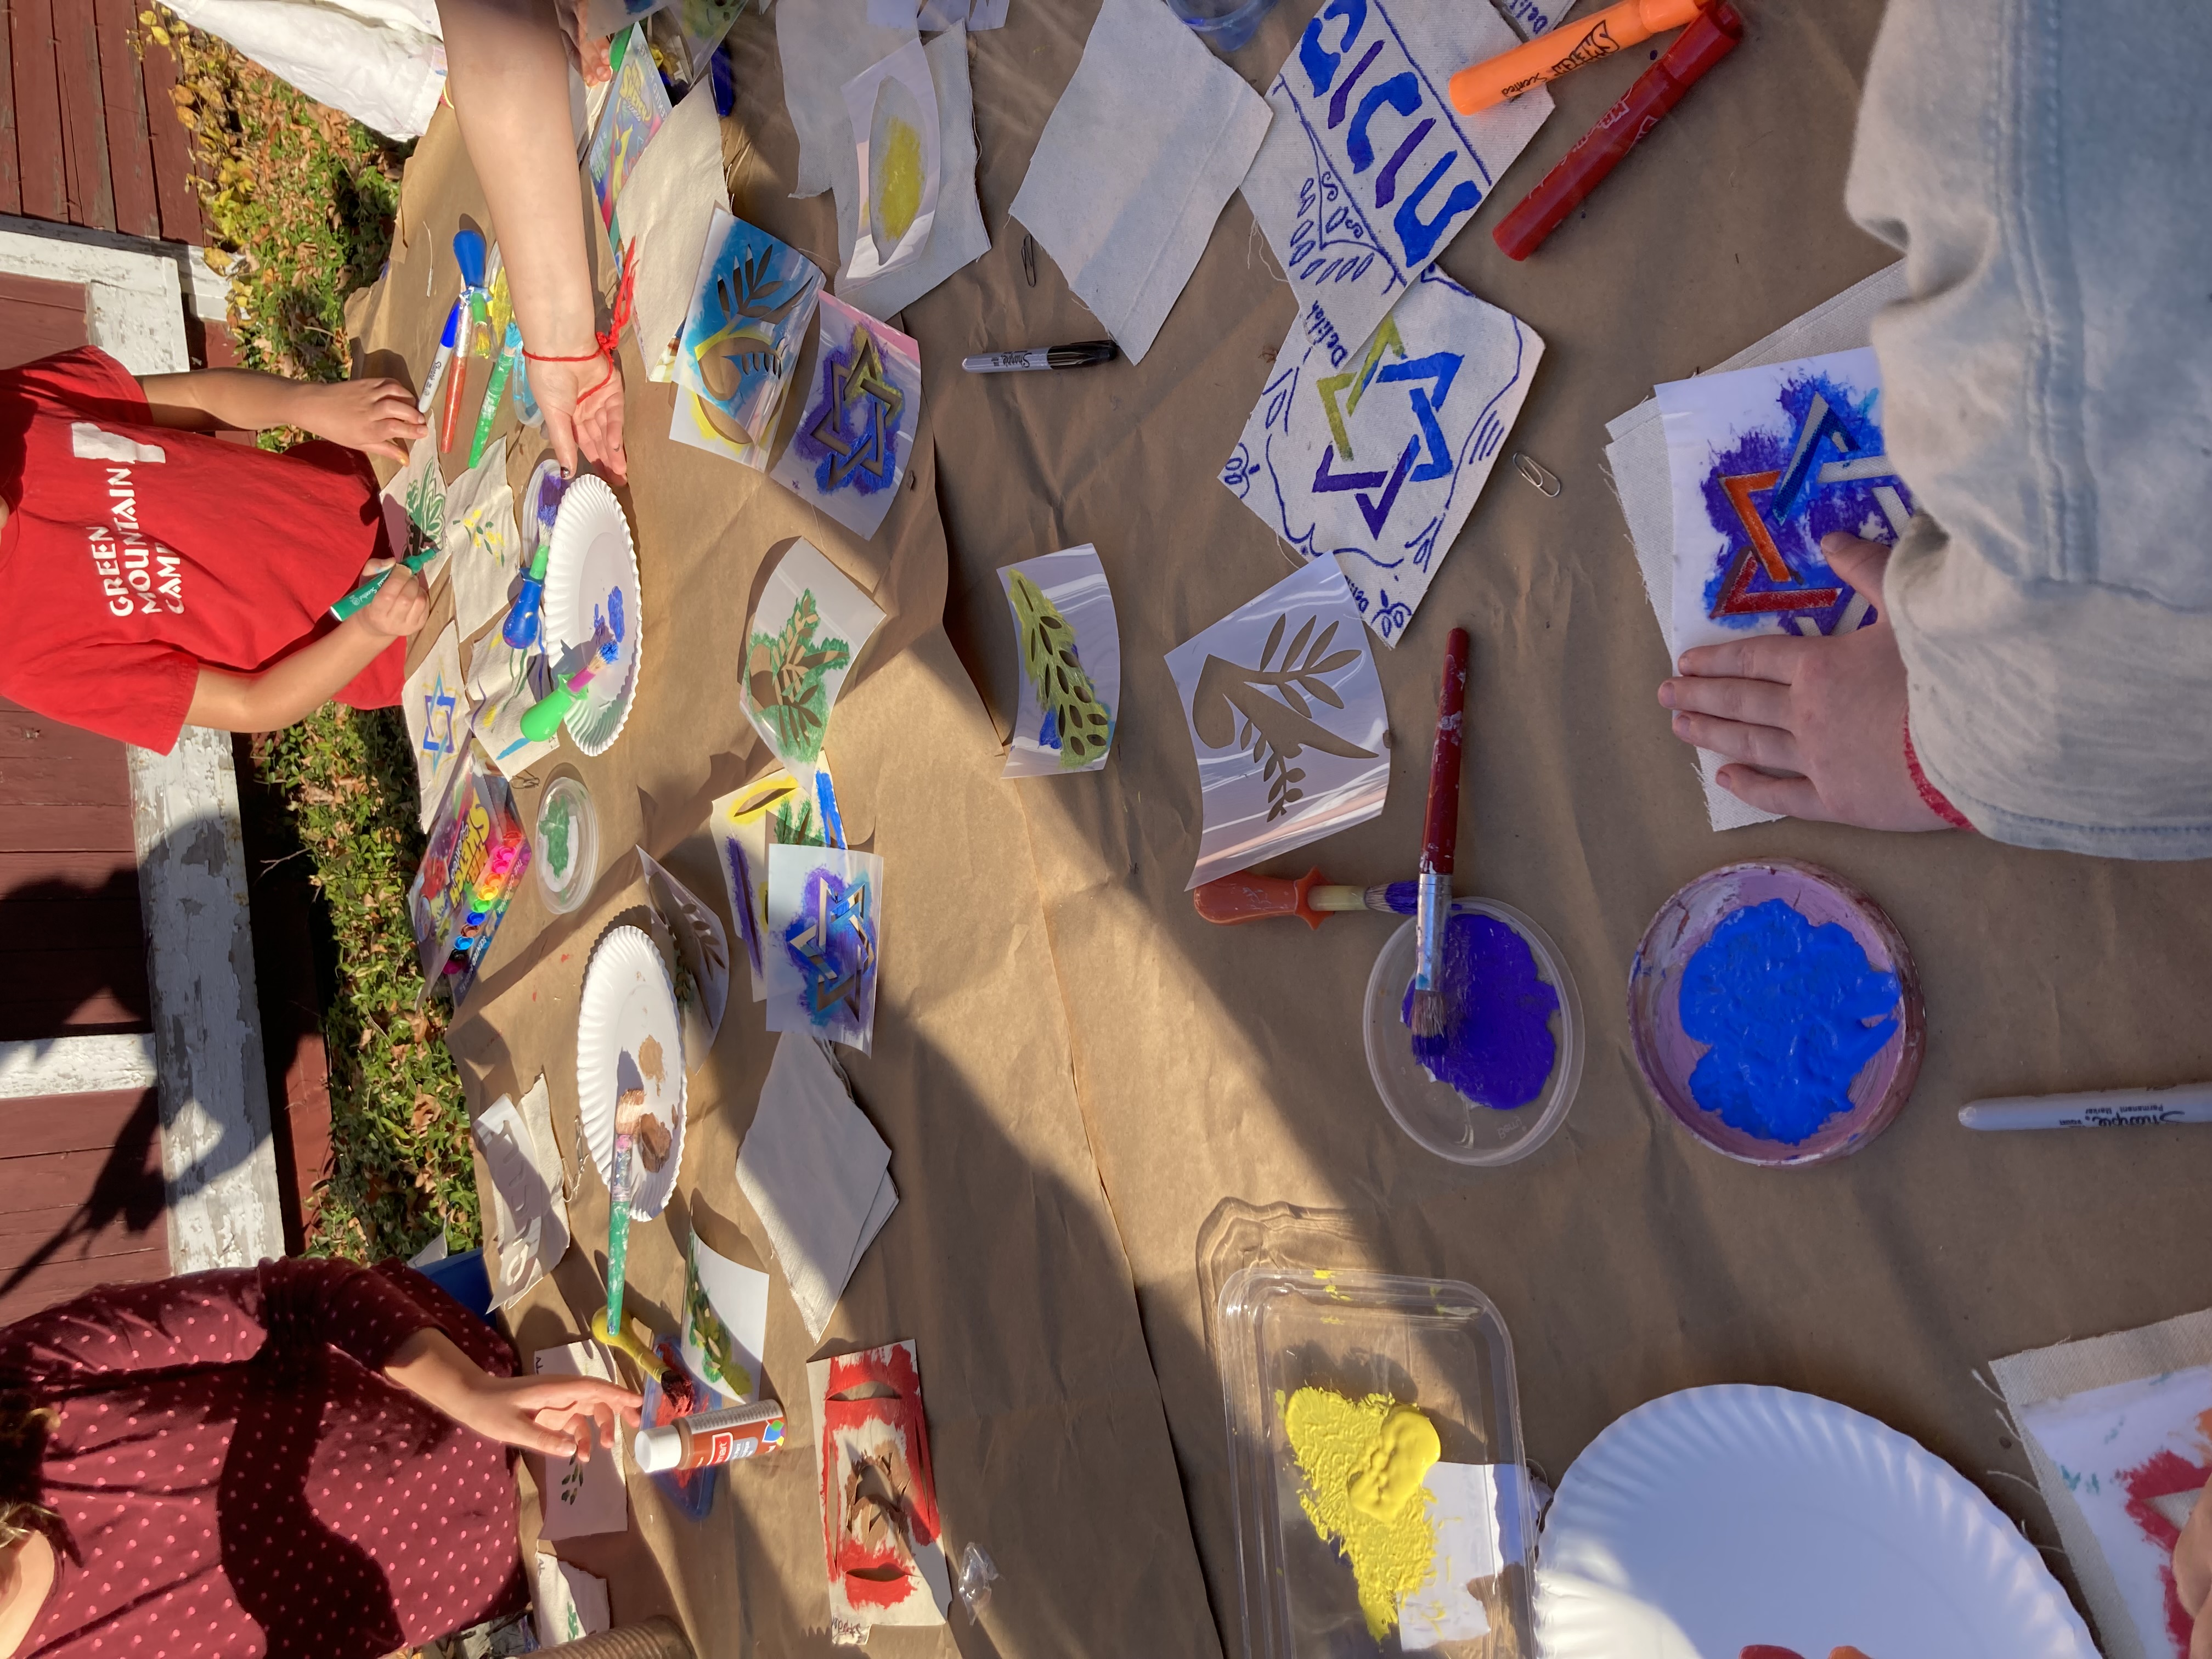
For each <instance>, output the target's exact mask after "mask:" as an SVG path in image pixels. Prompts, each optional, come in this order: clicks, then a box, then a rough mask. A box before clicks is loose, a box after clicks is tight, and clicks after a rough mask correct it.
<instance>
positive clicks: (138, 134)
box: [0, 0, 205, 242]
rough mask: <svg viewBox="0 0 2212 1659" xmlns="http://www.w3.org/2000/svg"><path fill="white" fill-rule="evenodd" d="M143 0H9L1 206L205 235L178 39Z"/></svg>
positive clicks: (146, 230)
mask: <svg viewBox="0 0 2212 1659" xmlns="http://www.w3.org/2000/svg"><path fill="white" fill-rule="evenodd" d="M138 11H139V4H138V0H0V13H4V19H0V21H4V25H5V27H0V94H4V95H0V213H18V214H21V215H23V216H25V217H27V218H32V219H53V220H58V221H60V222H64V223H67V224H72V225H86V226H89V227H91V228H94V229H96V230H115V231H121V232H124V233H125V234H128V235H132V236H154V237H159V238H161V239H162V240H166V241H172V242H200V241H204V240H205V238H204V235H203V234H202V233H201V228H200V203H199V197H198V195H197V192H196V191H194V190H193V189H192V186H191V182H190V181H191V169H192V160H191V141H190V139H189V137H187V136H186V134H185V129H184V125H183V123H181V122H180V121H179V120H178V119H177V112H176V108H175V106H174V105H173V104H172V103H171V102H170V101H169V89H170V88H172V87H173V86H175V85H176V83H177V70H176V63H175V60H174V59H173V58H171V57H170V55H169V49H168V48H167V46H162V45H161V43H160V42H159V41H157V40H152V39H150V38H148V37H147V36H146V35H145V33H144V31H143V29H142V28H141V27H139V24H138V21H137V19H138Z"/></svg>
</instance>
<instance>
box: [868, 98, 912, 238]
mask: <svg viewBox="0 0 2212 1659" xmlns="http://www.w3.org/2000/svg"><path fill="white" fill-rule="evenodd" d="M876 207H877V210H878V212H879V213H880V214H881V215H882V216H883V226H884V235H886V236H888V237H890V240H891V243H892V245H893V246H896V245H897V244H898V243H899V241H900V240H902V239H903V238H904V237H905V235H906V234H907V232H908V230H909V229H910V228H913V225H914V216H915V214H917V213H919V212H921V134H920V133H919V132H917V131H915V128H914V124H913V123H912V122H911V121H902V120H900V119H899V118H898V117H897V116H896V115H894V116H891V117H890V118H889V119H887V120H886V121H885V122H884V159H883V162H882V164H881V165H880V166H879V167H878V168H877V169H876Z"/></svg>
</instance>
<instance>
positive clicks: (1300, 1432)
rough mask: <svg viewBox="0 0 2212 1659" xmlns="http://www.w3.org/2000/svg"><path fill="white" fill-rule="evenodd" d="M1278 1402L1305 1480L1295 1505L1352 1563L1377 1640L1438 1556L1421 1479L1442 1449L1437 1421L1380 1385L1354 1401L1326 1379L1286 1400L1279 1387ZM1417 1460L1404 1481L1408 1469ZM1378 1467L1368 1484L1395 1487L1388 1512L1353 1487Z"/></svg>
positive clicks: (1362, 1608)
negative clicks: (1364, 1502) (1365, 1503)
mask: <svg viewBox="0 0 2212 1659" xmlns="http://www.w3.org/2000/svg"><path fill="white" fill-rule="evenodd" d="M1276 1407H1277V1409H1278V1410H1279V1411H1280V1412H1281V1413H1282V1414H1283V1426H1284V1428H1285V1431H1287V1432H1288V1433H1289V1435H1290V1437H1291V1451H1292V1452H1293V1453H1294V1454H1296V1455H1297V1460H1298V1470H1299V1473H1300V1474H1304V1476H1305V1480H1306V1489H1305V1490H1304V1492H1300V1493H1299V1494H1298V1507H1299V1508H1301V1509H1303V1510H1304V1511H1305V1515H1306V1519H1307V1520H1309V1521H1310V1522H1313V1528H1314V1530H1315V1531H1316V1533H1318V1534H1321V1538H1322V1542H1324V1543H1329V1544H1334V1545H1335V1546H1336V1547H1337V1551H1338V1553H1340V1554H1341V1555H1342V1556H1343V1557H1344V1559H1346V1560H1347V1561H1349V1562H1350V1563H1351V1564H1352V1578H1353V1580H1354V1582H1355V1583H1357V1585H1358V1591H1359V1610H1360V1612H1361V1613H1363V1614H1364V1615H1365V1617H1366V1620H1367V1633H1368V1634H1369V1635H1370V1636H1372V1637H1373V1638H1375V1639H1376V1641H1378V1642H1379V1641H1381V1640H1382V1639H1383V1637H1384V1636H1386V1635H1388V1634H1389V1632H1391V1631H1392V1630H1395V1628H1396V1627H1397V1624H1398V1604H1399V1602H1401V1601H1403V1600H1404V1599H1405V1598H1406V1597H1407V1596H1408V1595H1412V1594H1413V1592H1414V1591H1415V1590H1417V1589H1420V1587H1421V1586H1422V1585H1423V1584H1424V1583H1426V1582H1427V1581H1428V1577H1429V1566H1430V1564H1431V1561H1432V1560H1433V1559H1435V1556H1436V1548H1437V1529H1436V1524H1435V1522H1432V1521H1431V1519H1430V1518H1429V1503H1428V1497H1427V1494H1426V1492H1425V1491H1424V1490H1423V1489H1422V1486H1421V1478H1422V1476H1423V1475H1425V1474H1427V1473H1428V1470H1429V1467H1430V1465H1431V1464H1433V1463H1434V1462H1436V1461H1437V1455H1438V1454H1439V1452H1440V1451H1441V1449H1442V1447H1441V1444H1440V1443H1439V1442H1438V1441H1437V1431H1436V1429H1435V1427H1434V1426H1433V1425H1431V1423H1430V1422H1429V1420H1428V1419H1427V1418H1425V1417H1424V1416H1423V1415H1422V1414H1421V1413H1420V1412H1419V1409H1418V1408H1416V1407H1412V1406H1402V1405H1400V1404H1399V1403H1398V1402H1397V1401H1394V1400H1392V1399H1391V1398H1390V1396H1389V1395H1383V1394H1370V1395H1368V1396H1367V1397H1366V1398H1365V1399H1364V1400H1359V1401H1352V1400H1347V1399H1346V1398H1345V1397H1344V1396H1343V1395H1340V1394H1337V1393H1334V1392H1333V1391H1332V1390H1330V1389H1312V1388H1308V1389H1299V1390H1298V1391H1297V1393H1296V1394H1293V1395H1291V1396H1290V1398H1289V1399H1288V1401H1285V1400H1284V1399H1282V1397H1281V1396H1279V1395H1278V1396H1277V1399H1276ZM1416 1423H1417V1424H1418V1425H1419V1427H1418V1428H1416V1427H1415V1426H1413V1425H1414V1424H1416ZM1386 1430H1387V1432H1386ZM1417 1462H1418V1463H1419V1469H1418V1471H1416V1472H1414V1473H1413V1475H1412V1480H1411V1483H1410V1486H1408V1485H1407V1481H1406V1479H1405V1474H1406V1471H1407V1470H1409V1469H1412V1468H1413V1465H1414V1464H1415V1463H1417ZM1378 1474H1379V1479H1376V1480H1374V1486H1375V1490H1376V1492H1378V1493H1385V1492H1387V1493H1395V1496H1396V1504H1395V1508H1390V1509H1389V1514H1388V1515H1387V1516H1385V1515H1378V1514H1375V1513H1372V1512H1370V1510H1367V1509H1364V1508H1363V1507H1361V1506H1360V1505H1359V1504H1358V1502H1357V1501H1356V1500H1355V1498H1354V1496H1353V1489H1354V1487H1355V1486H1356V1485H1357V1484H1358V1483H1360V1482H1361V1481H1362V1480H1363V1479H1366V1478H1370V1477H1376V1476H1377V1475H1378ZM1377 1507H1379V1508H1389V1505H1387V1504H1377Z"/></svg>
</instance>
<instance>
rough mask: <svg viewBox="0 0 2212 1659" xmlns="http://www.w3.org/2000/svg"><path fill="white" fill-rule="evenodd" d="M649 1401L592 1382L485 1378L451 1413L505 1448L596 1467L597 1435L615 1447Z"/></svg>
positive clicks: (592, 1379) (569, 1378) (583, 1379)
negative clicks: (624, 1427) (593, 1462)
mask: <svg viewBox="0 0 2212 1659" xmlns="http://www.w3.org/2000/svg"><path fill="white" fill-rule="evenodd" d="M644 1406H645V1401H643V1400H641V1399H640V1398H639V1397H638V1396H637V1395H634V1394H632V1393H631V1392H630V1391H629V1389H623V1388H617V1386H616V1385H615V1384H613V1383H602V1382H600V1381H599V1379H598V1378H597V1377H592V1376H481V1375H479V1378H478V1380H477V1382H475V1383H473V1384H471V1387H470V1389H468V1392H467V1394H466V1395H465V1396H464V1397H463V1398H462V1399H460V1400H458V1401H454V1402H453V1404H451V1405H448V1406H447V1407H446V1411H447V1415H448V1416H450V1417H451V1418H452V1419H453V1420H454V1421H455V1422H456V1423H459V1424H460V1425H462V1426H463V1427H465V1428H469V1429H473V1430H474V1431H476V1432H477V1433H478V1434H480V1435H482V1436H483V1437H484V1438H485V1439H487V1440H496V1441H498V1442H499V1443H501V1445H503V1446H520V1447H521V1448H522V1449H524V1450H525V1451H534V1452H542V1453H544V1455H546V1456H548V1457H567V1456H569V1455H574V1456H575V1457H576V1458H577V1459H578V1460H579V1461H580V1462H590V1461H591V1455H592V1432H593V1431H594V1430H596V1431H598V1436H599V1443H600V1444H602V1445H608V1446H611V1445H613V1444H614V1443H615V1436H616V1435H617V1433H619V1432H620V1431H621V1425H623V1424H628V1425H629V1426H630V1427H631V1428H633V1429H634V1428H635V1427H636V1426H637V1425H638V1419H639V1416H640V1413H641V1412H642V1411H643V1409H644Z"/></svg>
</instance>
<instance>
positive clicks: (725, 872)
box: [707, 766, 829, 1002]
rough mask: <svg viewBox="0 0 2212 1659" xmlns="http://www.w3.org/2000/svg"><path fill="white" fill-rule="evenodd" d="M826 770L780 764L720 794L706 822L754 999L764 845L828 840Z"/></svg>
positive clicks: (762, 980)
mask: <svg viewBox="0 0 2212 1659" xmlns="http://www.w3.org/2000/svg"><path fill="white" fill-rule="evenodd" d="M828 775H829V772H828V769H827V768H826V767H825V768H823V769H820V770H818V771H817V772H816V774H815V775H814V777H813V778H812V779H811V780H809V779H804V778H794V777H793V776H792V775H791V774H790V773H789V772H787V771H786V770H784V769H783V768H782V767H781V766H778V767H775V768H773V769H770V770H769V772H767V773H766V774H764V775H763V776H761V777H759V778H757V779H755V780H754V781H752V782H750V783H749V784H746V785H745V786H744V787H743V788H740V789H732V791H730V793H728V794H726V795H723V796H721V797H720V798H719V799H716V801H715V802H714V805H713V806H712V807H711V808H710V809H709V810H708V815H707V828H708V830H709V831H710V832H711V833H712V834H713V836H714V847H715V851H716V853H717V854H718V855H719V856H718V862H719V863H720V866H721V869H722V892H723V894H724V896H726V897H727V898H728V900H729V901H730V915H731V916H732V918H734V919H735V920H736V921H737V924H738V933H740V934H741V935H742V936H743V938H744V947H745V957H746V960H747V962H748V963H749V964H750V968H751V970H752V981H753V1000H754V1001H755V1002H765V1001H766V1000H768V975H767V971H766V968H765V964H764V963H763V960H762V955H761V951H762V944H761V942H762V940H763V939H765V938H766V937H767V935H768V849H769V848H770V847H772V846H777V845H782V846H789V847H821V846H823V845H825V844H827V842H829V836H828V835H827V834H826V833H825V830H824V826H823V814H822V813H821V811H819V809H818V808H817V805H816V800H817V795H816V790H817V788H818V787H820V785H821V783H822V781H823V780H824V779H826V778H827V777H828ZM810 784H811V785H812V786H814V787H809V785H810Z"/></svg>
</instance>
